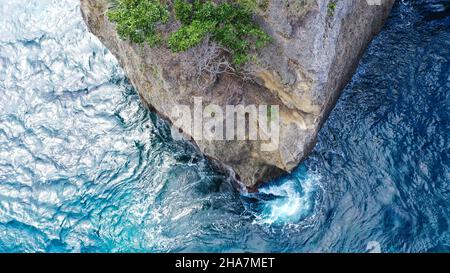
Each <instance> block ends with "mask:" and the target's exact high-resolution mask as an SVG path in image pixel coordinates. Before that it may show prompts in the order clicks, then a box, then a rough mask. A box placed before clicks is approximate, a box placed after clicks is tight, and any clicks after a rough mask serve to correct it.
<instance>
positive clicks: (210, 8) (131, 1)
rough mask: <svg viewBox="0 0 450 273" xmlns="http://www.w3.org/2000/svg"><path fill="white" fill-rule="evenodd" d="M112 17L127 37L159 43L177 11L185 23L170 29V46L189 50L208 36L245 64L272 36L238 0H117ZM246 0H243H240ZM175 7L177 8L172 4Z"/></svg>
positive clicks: (240, 63) (110, 17)
mask: <svg viewBox="0 0 450 273" xmlns="http://www.w3.org/2000/svg"><path fill="white" fill-rule="evenodd" d="M116 1H117V5H115V6H114V7H112V8H111V9H110V10H109V12H108V17H109V19H110V20H111V21H113V22H115V23H116V25H117V31H118V33H119V35H120V36H121V37H122V38H123V39H129V40H130V41H132V42H135V43H144V42H146V43H147V44H149V45H150V46H155V45H158V44H160V43H161V42H163V35H161V33H159V32H158V31H156V26H157V25H158V24H166V23H167V22H168V21H169V14H170V13H171V12H173V13H174V15H175V18H176V19H177V20H178V21H180V23H181V27H180V28H179V29H177V30H176V31H174V32H172V33H170V34H169V35H168V39H167V41H166V42H167V46H168V47H169V48H170V49H171V50H172V51H173V52H180V51H186V50H188V49H190V48H192V47H195V46H197V45H199V44H200V43H201V42H202V41H203V40H204V39H205V38H206V37H210V38H211V40H212V41H214V42H216V43H217V44H219V45H220V46H221V47H222V48H223V49H224V50H225V51H227V52H229V54H230V55H231V58H232V60H233V63H234V64H236V65H242V64H245V63H246V62H247V61H248V60H249V53H250V52H251V51H253V50H256V49H258V48H260V47H262V46H264V45H265V44H266V43H267V42H268V41H269V40H270V37H269V36H268V35H267V34H266V33H265V32H264V31H263V30H262V29H261V28H260V27H259V26H258V25H257V24H256V23H255V22H254V21H253V14H252V10H251V9H250V8H248V7H247V5H245V6H242V5H240V4H239V3H238V2H231V3H218V4H217V3H213V2H211V1H204V0H195V1H193V2H189V1H187V0H175V1H174V3H173V4H172V5H169V4H167V3H164V2H161V1H159V0H116ZM239 1H242V0H239ZM172 7H173V8H172Z"/></svg>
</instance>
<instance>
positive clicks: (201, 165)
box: [0, 0, 450, 252]
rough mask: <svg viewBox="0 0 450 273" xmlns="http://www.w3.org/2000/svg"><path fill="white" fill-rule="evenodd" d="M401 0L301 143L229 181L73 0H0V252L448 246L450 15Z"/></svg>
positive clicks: (434, 4) (440, 7) (432, 5)
mask: <svg viewBox="0 0 450 273" xmlns="http://www.w3.org/2000/svg"><path fill="white" fill-rule="evenodd" d="M448 10H449V5H448V1H445V0H441V1H438V0H434V1H432V0H429V1H419V0H417V1H399V2H397V4H396V6H395V8H394V11H393V14H392V15H391V18H390V20H389V22H388V24H387V26H386V27H385V28H384V29H383V31H382V32H381V34H380V35H379V36H378V37H377V38H376V39H375V41H374V42H373V43H372V45H371V47H370V48H369V50H368V52H367V53H366V55H365V57H364V58H363V60H362V62H361V64H360V67H359V69H358V72H357V74H356V75H355V77H354V78H353V80H352V82H351V83H350V84H349V86H348V87H347V88H346V90H345V91H344V94H343V96H342V99H341V100H340V101H339V103H338V105H337V107H336V110H335V111H334V112H333V113H332V115H331V116H330V118H329V120H328V121H327V123H326V124H325V126H324V128H323V130H322V132H321V133H320V137H319V142H318V145H317V147H316V149H315V151H314V153H313V154H312V156H311V157H310V158H309V159H308V160H307V161H306V162H305V164H304V165H303V166H301V167H299V168H298V170H296V171H295V172H294V173H292V174H291V175H288V176H286V177H284V178H282V179H280V180H278V181H273V182H272V183H270V184H268V185H266V186H264V187H263V188H262V189H261V191H260V192H259V193H257V194H248V195H242V196H241V195H240V194H238V193H237V192H236V191H235V190H234V189H233V187H232V186H231V184H230V181H228V179H227V177H224V176H223V175H221V174H220V173H217V172H216V171H214V170H213V169H212V168H211V167H210V166H209V165H208V163H207V162H206V160H205V159H204V158H203V157H202V156H201V155H199V154H197V153H196V152H195V149H193V147H191V146H190V145H189V144H188V143H183V142H177V141H174V140H172V139H171V138H170V137H169V130H168V128H167V125H166V124H164V122H162V121H161V120H160V119H158V118H157V117H156V116H155V115H154V114H153V113H151V112H149V111H148V110H146V109H145V108H144V107H142V105H141V103H140V101H139V98H138V95H137V94H136V92H135V91H134V90H133V88H132V87H131V86H130V85H129V83H128V82H127V80H126V78H125V75H124V73H123V71H122V70H121V68H120V67H119V66H118V63H117V61H116V60H115V58H114V57H113V56H112V55H111V54H110V53H109V51H108V50H107V49H105V48H104V46H102V45H101V43H100V42H99V41H98V40H97V39H96V38H95V37H94V36H93V35H91V34H89V33H88V32H87V29H86V26H85V25H84V23H83V21H82V19H81V14H80V11H79V6H78V1H76V0H63V1H51V0H39V1H38V0H33V1H25V0H18V1H6V0H0V105H1V107H0V252H35V251H38V252H111V251H112V252H129V251H138V252H141V251H155V252H156V251H157V252H175V251H181V252H182V251H219V252H230V251H255V252H264V251H268V252H270V251H286V252H298V251H307V252H317V251H326V252H328V251H343V252H354V251H365V250H366V249H367V247H368V245H370V244H373V243H374V242H375V243H376V244H379V245H380V248H381V251H388V252H389V251H421V252H423V251H450V231H449V230H450V229H449V226H450V220H449V219H450V218H449V215H450V211H449V210H450V203H449V200H450V196H449V194H450V183H449V181H450V171H449V169H450V168H449V162H450V160H449V147H450V146H449V138H448V132H449V126H450V122H449V117H448V112H449V110H450V98H449V94H450V92H448V91H449V89H450V75H449V73H448V71H449V68H450V31H449V30H450V28H449V26H450V21H449V20H450V19H449V18H450V17H449V16H447V15H448Z"/></svg>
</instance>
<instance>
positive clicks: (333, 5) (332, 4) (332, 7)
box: [327, 0, 337, 17]
mask: <svg viewBox="0 0 450 273" xmlns="http://www.w3.org/2000/svg"><path fill="white" fill-rule="evenodd" d="M336 5H337V0H331V1H330V2H329V3H328V5H327V8H328V16H330V17H333V16H334V12H335V11H336Z"/></svg>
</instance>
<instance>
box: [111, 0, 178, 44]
mask: <svg viewBox="0 0 450 273" xmlns="http://www.w3.org/2000/svg"><path fill="white" fill-rule="evenodd" d="M108 17H109V19H110V20H111V21H113V22H116V23H117V32H118V33H119V35H120V37H122V38H123V39H129V40H130V41H132V42H134V43H144V42H147V43H148V44H149V45H151V46H154V45H157V44H159V43H160V42H161V38H162V35H161V34H160V33H157V32H156V30H155V27H156V25H157V24H164V23H167V22H168V20H169V11H168V10H167V8H166V7H165V6H164V5H162V4H161V3H160V2H159V1H158V0H144V1H141V0H118V1H117V3H116V5H115V6H114V8H112V9H110V10H109V11H108Z"/></svg>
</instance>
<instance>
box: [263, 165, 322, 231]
mask: <svg viewBox="0 0 450 273" xmlns="http://www.w3.org/2000/svg"><path fill="white" fill-rule="evenodd" d="M319 188H320V176H319V175H318V174H315V173H311V174H307V175H306V176H302V177H289V178H288V179H286V181H284V182H281V184H276V185H270V186H267V187H264V188H262V189H260V193H262V194H266V195H271V196H275V198H274V199H271V200H268V201H264V203H263V205H262V207H263V208H262V210H261V212H260V213H259V214H258V215H257V217H256V222H257V223H262V224H274V223H279V224H283V223H286V224H292V223H298V222H299V221H301V220H302V219H304V218H306V217H308V216H309V215H311V213H312V212H313V209H314V203H315V198H314V196H315V193H316V191H317V190H318V189H319Z"/></svg>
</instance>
